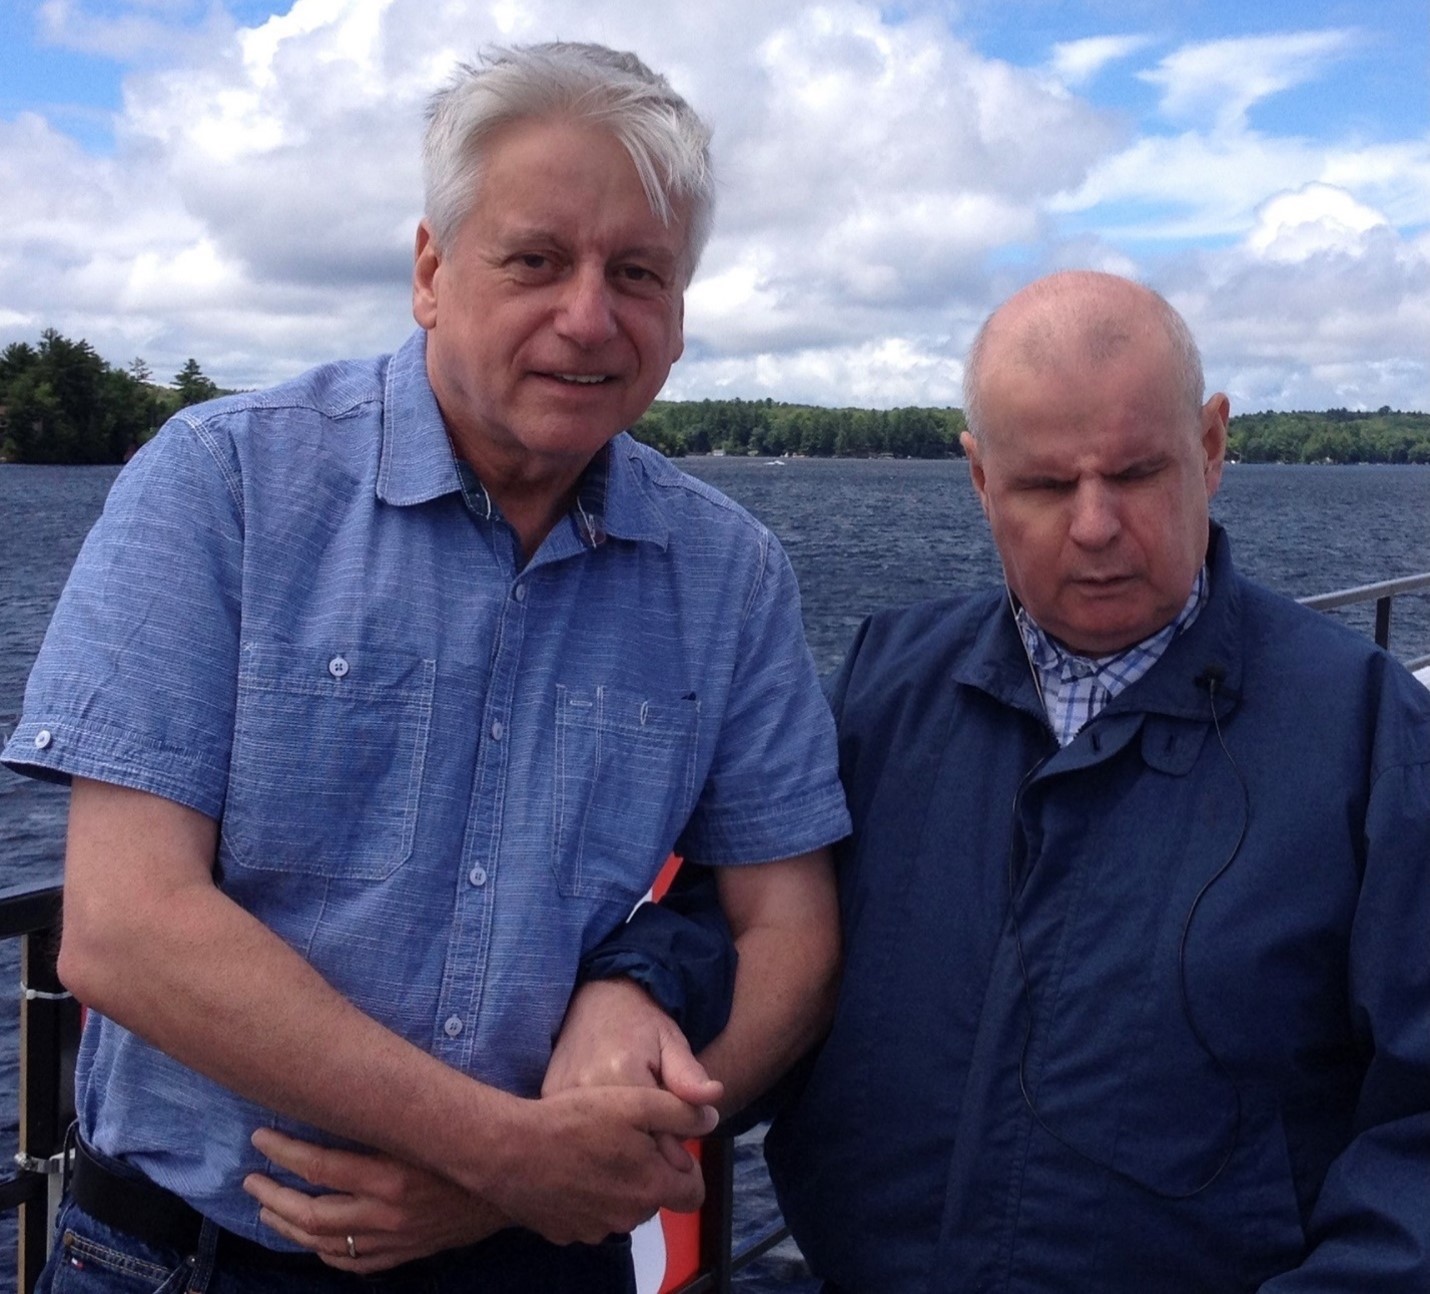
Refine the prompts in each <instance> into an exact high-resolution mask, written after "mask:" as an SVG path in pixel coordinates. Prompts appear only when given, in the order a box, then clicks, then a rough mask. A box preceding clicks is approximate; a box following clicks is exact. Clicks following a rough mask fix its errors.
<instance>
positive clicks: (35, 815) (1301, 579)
mask: <svg viewBox="0 0 1430 1294" xmlns="http://www.w3.org/2000/svg"><path fill="white" fill-rule="evenodd" d="M682 466H684V467H685V468H686V470H688V471H690V472H691V473H692V474H693V475H696V476H698V477H700V478H701V479H703V480H706V481H709V482H710V483H711V484H713V485H715V486H717V487H718V488H719V489H721V490H724V491H725V492H726V493H727V494H729V495H730V496H731V497H732V498H734V499H736V500H737V501H739V502H740V503H743V504H744V505H745V506H746V507H748V508H750V509H751V510H752V511H753V512H754V513H755V514H756V515H757V516H759V517H760V518H761V519H762V520H763V521H765V522H766V523H767V524H768V525H769V526H770V527H771V528H772V529H773V530H774V531H775V533H776V534H778V535H779V536H780V538H781V539H782V540H783V542H784V545H785V548H786V550H787V551H788V553H789V556H790V560H791V562H792V563H793V564H794V568H795V571H796V573H797V574H798V575H799V579H800V586H801V591H802V596H803V600H804V619H805V627H806V631H807V633H808V635H809V640H810V646H811V648H812V649H813V651H814V654H815V659H816V661H817V663H818V665H819V668H820V670H821V671H822V672H824V673H828V672H829V671H831V670H833V669H834V668H835V667H836V666H837V665H838V663H839V660H840V658H841V656H842V654H843V652H844V649H845V648H846V646H847V645H848V643H849V640H850V638H851V637H852V636H853V633H854V630H855V628H856V627H857V626H858V624H859V622H860V620H861V619H862V618H863V617H864V616H865V615H867V614H868V613H869V612H870V611H873V610H875V609H877V608H879V607H882V606H888V605H893V604H897V603H902V602H910V601H914V600H917V599H920V598H928V597H936V596H938V595H939V594H941V593H943V592H945V591H947V590H950V589H954V588H959V587H970V586H976V585H979V584H983V583H986V582H988V581H989V580H994V579H996V578H997V577H998V562H997V558H996V556H995V554H994V552H993V549H992V546H991V544H990V543H989V541H988V537H987V533H986V530H985V528H984V524H983V518H982V514H981V512H980V511H979V509H978V507H977V504H976V503H975V501H974V498H973V494H972V491H971V489H970V488H969V485H968V474H967V468H966V466H965V465H964V464H963V463H962V462H961V461H957V462H920V461H902V460H899V461H896V460H873V461H849V460H830V459H794V460H790V461H788V462H785V463H771V462H770V461H768V460H763V459H733V458H702V459H688V460H686V461H685V462H684V463H683V464H682ZM117 470H118V469H116V468H59V467H18V466H14V465H0V523H3V528H0V535H3V541H4V548H3V558H0V733H3V734H8V732H9V728H10V726H11V725H12V724H13V723H14V721H15V718H16V716H17V715H18V714H19V711H20V708H21V700H22V695H23V691H24V681H25V677H26V675H27V674H28V672H29V669H30V665H31V663H32V662H33V661H34V657H35V653H36V652H37V651H38V650H39V645H40V640H41V638H42V637H43V635H44V630H45V625H46V622H47V621H48V619H49V615H50V610H51V608H52V607H53V605H54V601H55V599H56V597H58V595H59V591H60V588H61V586H62V585H63V583H64V578H65V575H66V573H67V572H68V570H69V567H70V565H71V563H72V562H73V560H74V557H75V554H76V553H77V552H78V551H79V546H80V544H81V542H82V541H83V538H84V535H85V533H86V531H87V530H88V528H89V526H90V524H91V523H92V521H93V520H94V518H95V517H96V516H97V515H98V513H99V510H100V508H101V506H102V504H103V501H104V496H105V494H106V492H107V491H108V489H109V486H110V483H111V482H112V481H113V479H114V476H115V475H116V472H117ZM1213 512H1214V514H1215V515H1216V517H1217V518H1218V519H1219V520H1220V521H1222V522H1224V523H1225V524H1226V525H1227V527H1228V529H1229V531H1230V533H1231V536H1232V541H1233V550H1234V553H1235V555H1236V559H1237V562H1238V564H1239V565H1240V566H1241V568H1242V570H1243V571H1245V572H1246V573H1248V574H1250V575H1252V576H1254V577H1255V578H1257V579H1259V580H1261V581H1262V582H1263V583H1265V584H1268V585H1270V586H1272V587H1273V588H1276V589H1279V590H1281V591H1283V592H1285V593H1288V594H1291V595H1293V596H1305V595H1308V594H1312V593H1322V592H1327V591H1329V590H1331V589H1338V588H1343V587H1347V586H1350V585H1355V584H1363V583H1368V582H1370V581H1372V580H1377V579H1389V578H1392V577H1395V576H1400V575H1409V574H1414V573H1416V572H1419V571H1422V570H1427V569H1430V468H1416V467H1275V466H1235V467H1232V468H1229V469H1228V470H1227V472H1226V474H1225V479H1224V483H1223V487H1222V491H1221V493H1220V495H1219V496H1218V498H1217V500H1216V502H1215V505H1214V507H1213ZM1347 614H1348V617H1349V622H1350V623H1352V624H1354V625H1356V626H1357V627H1359V628H1363V629H1366V631H1367V632H1368V631H1369V628H1368V627H1369V625H1370V623H1371V612H1370V611H1369V610H1362V611H1357V612H1351V613H1347ZM1391 646H1392V649H1394V650H1396V651H1397V654H1399V655H1401V656H1402V657H1409V656H1413V655H1420V654H1424V653H1430V599H1427V598H1425V597H1413V598H1407V599H1402V600H1401V601H1400V602H1398V603H1397V605H1396V612H1395V621H1394V625H1393V632H1392V639H1391ZM64 810H65V793H64V792H63V791H60V790H58V789H56V788H54V787H51V786H46V785H42V784H39V783H34V782H30V781H27V780H25V779H22V778H18V777H16V776H14V775H13V774H11V773H9V772H7V771H6V770H4V769H0V886H3V885H13V884H19V883H25V884H30V883H35V882H38V881H42V880H48V879H52V878H53V877H55V876H56V875H57V873H58V868H59V862H60V851H61V843H62V835H63V825H64ZM16 981H17V971H16V962H15V956H14V951H13V949H11V948H7V947H5V946H4V945H0V1151H3V1152H4V1154H5V1155H6V1157H7V1158H8V1156H9V1154H10V1153H12V1152H13V1149H14V1137H15V1123H14V1117H13V1114H12V1113H11V1112H12V1111H13V1107H14V1096H13V1093H14V1091H15V1073H16V1061H15V1033H14V1027H13V1023H12V1022H13V1020H14V1018H15V1008H14V1002H15V998H16V990H15V988H14V985H15V984H16ZM737 1172H738V1174H739V1181H740V1196H741V1206H740V1212H739V1215H738V1217H737V1229H738V1230H739V1231H740V1232H742V1233H749V1232H751V1231H752V1230H755V1229H757V1228H758V1226H759V1225H760V1224H762V1223H763V1222H764V1221H766V1220H768V1219H769V1218H771V1217H772V1215H773V1202H772V1201H771V1199H770V1197H769V1191H768V1187H767V1185H766V1184H765V1182H764V1181H763V1178H762V1172H761V1167H760V1164H759V1156H758V1148H757V1146H756V1145H754V1144H753V1143H747V1145H746V1146H745V1148H744V1149H743V1152H742V1154H741V1156H740V1161H739V1167H738V1169H737ZM5 1260H6V1261H8V1262H9V1263H10V1264H12V1265H13V1252H12V1251H10V1252H9V1253H8V1254H6V1255H5ZM11 1281H12V1277H10V1276H8V1275H6V1274H5V1273H4V1272H3V1271H0V1282H7V1283H8V1282H11ZM737 1287H738V1288H739V1289H741V1290H743V1291H746V1294H756V1292H768V1291H774V1290H781V1291H791V1290H794V1291H804V1290H808V1289H810V1288H812V1286H811V1284H810V1283H809V1282H808V1281H807V1280H806V1279H804V1278H803V1277H802V1275H801V1273H800V1269H799V1266H798V1261H797V1256H795V1255H794V1254H793V1253H792V1252H791V1250H790V1249H789V1248H788V1247H785V1248H783V1249H781V1250H779V1251H777V1252H776V1253H775V1254H773V1255H772V1256H770V1257H769V1258H767V1259H765V1260H764V1261H762V1262H761V1263H760V1264H759V1265H758V1266H757V1267H756V1268H755V1269H753V1270H752V1271H751V1272H750V1273H748V1274H746V1275H744V1276H742V1277H741V1278H740V1279H739V1281H738V1282H737Z"/></svg>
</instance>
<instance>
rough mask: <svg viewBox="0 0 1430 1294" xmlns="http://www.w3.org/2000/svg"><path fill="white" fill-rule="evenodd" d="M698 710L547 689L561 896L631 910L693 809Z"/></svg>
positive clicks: (657, 699) (693, 702)
mask: <svg viewBox="0 0 1430 1294" xmlns="http://www.w3.org/2000/svg"><path fill="white" fill-rule="evenodd" d="M699 723H700V702H699V700H698V699H697V698H696V697H694V696H693V695H687V696H679V697H673V696H649V695H647V696H642V695H640V694H638V693H634V692H628V691H623V690H621V689H619V688H612V687H595V688H586V689H580V688H572V687H566V686H564V685H562V684H558V685H557V688H556V784H555V787H554V799H553V804H554V819H555V821H554V824H553V825H554V829H555V837H556V849H555V852H554V856H553V866H554V867H555V869H556V881H557V886H558V888H559V889H560V891H561V893H562V894H564V895H568V896H575V897H580V898H590V899H617V900H620V901H622V902H634V901H635V900H636V899H638V898H640V896H641V895H642V894H644V893H645V891H646V890H647V888H649V886H650V882H651V880H652V879H653V877H654V876H655V873H656V871H657V870H658V869H659V867H660V865H661V863H662V862H664V861H665V857H666V855H667V854H668V853H669V851H670V849H671V847H672V846H673V845H674V843H675V839H676V837H677V836H678V835H679V834H680V830H681V828H682V827H684V825H685V822H686V819H687V818H688V817H689V816H690V813H691V811H692V809H693V808H694V805H695V792H696V787H695V767H696V749H697V737H698V733H699Z"/></svg>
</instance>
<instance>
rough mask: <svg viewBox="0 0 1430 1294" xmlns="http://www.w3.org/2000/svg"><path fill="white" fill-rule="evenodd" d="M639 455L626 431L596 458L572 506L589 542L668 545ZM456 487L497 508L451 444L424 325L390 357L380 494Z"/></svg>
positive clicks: (481, 509)
mask: <svg viewBox="0 0 1430 1294" xmlns="http://www.w3.org/2000/svg"><path fill="white" fill-rule="evenodd" d="M640 455H641V450H640V448H639V446H637V445H636V444H635V442H634V441H632V440H631V438H630V437H629V436H628V435H626V434H625V433H624V432H623V433H622V434H621V435H619V436H617V437H616V438H615V439H614V440H613V441H611V442H610V443H609V444H608V445H607V446H606V447H605V448H604V449H603V450H602V451H601V452H600V453H598V454H597V455H596V457H595V458H594V459H592V461H591V463H590V465H589V466H588V467H587V469H586V471H585V473H584V474H583V475H582V477H581V484H580V487H579V489H578V490H577V494H576V504H575V506H574V507H573V508H572V509H571V514H570V515H571V518H572V524H573V527H574V529H575V532H576V534H577V536H578V538H579V540H580V542H581V543H582V545H583V546H585V547H588V548H591V547H597V546H599V545H600V544H602V543H604V542H605V540H606V539H607V538H608V537H611V536H614V537H616V538H619V539H634V540H648V541H650V542H653V543H657V544H660V545H662V546H663V545H664V544H665V543H666V542H667V541H668V539H669V532H668V529H667V527H666V526H665V524H664V522H663V521H662V520H661V518H660V514H659V512H658V511H657V510H656V508H655V507H654V504H653V502H652V501H651V499H650V498H649V497H648V496H647V494H646V491H645V478H646V476H647V473H645V472H644V471H643V470H642V468H641V462H640ZM464 469H465V470H464ZM458 492H460V493H461V494H462V495H463V497H464V498H465V500H466V502H467V506H468V507H469V508H471V509H472V511H473V512H474V513H475V514H476V515H477V516H486V517H488V518H490V517H491V516H493V515H496V512H497V509H496V506H495V505H494V504H493V503H492V501H491V499H490V497H489V496H488V495H487V492H486V489H485V487H484V486H483V485H482V484H481V482H480V481H479V480H478V479H477V475H476V473H475V472H473V471H471V469H470V468H468V467H467V466H466V464H465V463H462V462H461V460H459V459H458V458H457V456H456V454H455V453H454V452H453V450H452V444H451V441H450V439H449V438H448V436H447V424H446V423H445V422H444V421H443V419H442V411H441V409H439V408H438V406H437V397H436V396H435V395H434V394H433V392H432V386H431V383H429V382H428V380H427V333H426V330H425V329H422V328H418V329H415V330H414V331H413V333H412V335H411V336H410V337H409V338H408V339H407V340H406V342H404V343H403V345H402V347H401V348H400V349H399V350H398V351H396V352H395V353H394V354H393V355H392V357H391V358H390V359H389V360H388V365H387V377H386V390H385V392H384V400H383V416H382V448H381V453H380V461H379V465H378V473H377V497H378V498H379V499H381V500H382V501H383V502H384V503H391V504H394V505H396V506H398V507H402V506H407V505H411V504H418V503H427V502H429V501H430V500H432V499H436V498H440V497H441V496H442V495H444V494H454V493H458Z"/></svg>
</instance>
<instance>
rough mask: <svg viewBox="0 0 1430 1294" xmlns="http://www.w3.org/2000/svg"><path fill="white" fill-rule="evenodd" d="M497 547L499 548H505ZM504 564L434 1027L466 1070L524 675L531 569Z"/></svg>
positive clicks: (451, 1058) (442, 1049) (446, 1053)
mask: <svg viewBox="0 0 1430 1294" xmlns="http://www.w3.org/2000/svg"><path fill="white" fill-rule="evenodd" d="M499 524H500V523H499ZM495 547H497V548H498V550H500V548H501V547H502V546H501V545H500V544H498V545H496V546H495ZM503 565H505V566H507V568H508V569H507V573H506V577H507V579H508V587H507V590H506V595H505V597H504V598H503V602H502V608H501V611H500V613H499V615H498V618H497V623H496V627H495V633H494V637H493V645H492V654H491V668H490V673H489V675H488V678H487V688H486V701H485V704H484V706H483V707H482V713H481V718H480V732H481V737H480V740H479V743H478V747H477V761H476V768H475V771H474V775H473V778H472V794H471V801H470V803H469V805H468V809H467V831H466V838H465V843H464V847H463V850H462V856H461V858H460V860H459V862H458V865H459V867H460V869H461V875H460V878H459V880H458V883H457V885H456V887H455V891H456V898H455V911H454V912H453V931H454V939H455V940H456V941H457V942H458V943H460V948H457V947H454V948H453V949H451V950H450V951H449V954H448V957H447V961H446V966H445V968H444V972H443V977H442V992H441V996H440V997H439V998H438V1003H437V1013H436V1019H435V1022H434V1023H435V1028H434V1031H433V1049H432V1050H433V1054H434V1055H436V1056H437V1057H438V1058H440V1059H441V1060H444V1061H446V1063H447V1064H449V1065H452V1066H453V1067H455V1068H457V1069H462V1070H465V1071H467V1072H471V1070H472V1067H473V1065H474V1063H475V1055H474V1051H475V1048H476V1046H477V1044H478V1040H479V1036H480V1030H479V1029H478V1028H477V1027H476V1024H477V1015H478V1012H479V1011H480V1009H481V999H482V991H483V987H484V984H485V980H486V965H487V959H488V956H489V951H490V947H491V938H492V925H493V921H494V918H495V886H496V879H497V874H498V870H499V865H500V864H499V860H500V856H501V841H502V827H503V822H502V818H503V807H504V804H505V800H506V792H507V780H508V772H509V751H510V748H511V739H510V738H511V732H510V728H511V721H512V719H511V717H512V712H513V706H514V704H515V698H516V689H517V684H518V680H519V678H520V675H521V659H522V646H523V642H524V640H525V635H526V620H527V612H528V606H529V603H528V596H529V592H530V585H531V576H530V571H529V569H528V570H526V571H521V572H518V571H517V570H516V568H515V564H514V562H513V563H509V564H508V563H503Z"/></svg>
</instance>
